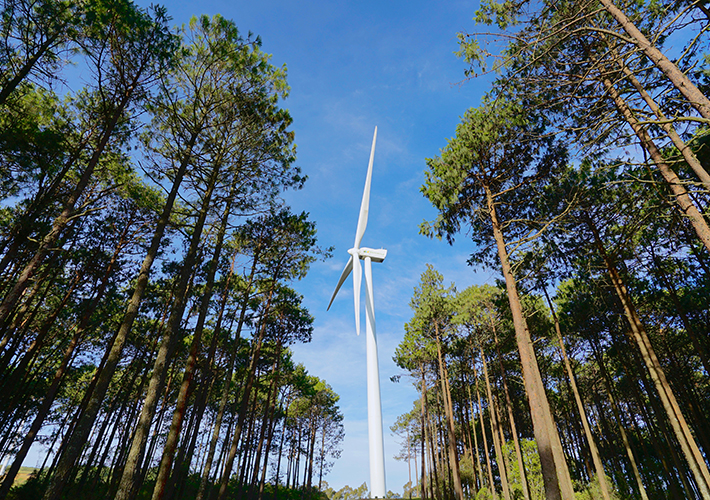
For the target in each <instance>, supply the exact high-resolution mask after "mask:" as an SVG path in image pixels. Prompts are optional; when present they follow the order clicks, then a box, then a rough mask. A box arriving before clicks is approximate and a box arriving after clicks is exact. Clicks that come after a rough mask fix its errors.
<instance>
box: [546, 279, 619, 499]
mask: <svg viewBox="0 0 710 500" xmlns="http://www.w3.org/2000/svg"><path fill="white" fill-rule="evenodd" d="M542 291H543V293H544V295H545V298H546V299H547V304H548V306H549V307H550V312H551V313H552V319H553V321H554V323H555V333H556V334H557V342H558V343H559V344H560V352H561V353H562V360H563V361H564V365H565V371H566V372H567V378H568V379H569V383H570V386H571V387H572V393H573V394H574V401H575V403H576V404H577V410H578V411H579V416H580V419H581V420H582V426H583V427H584V435H585V437H586V438H587V444H588V445H589V451H590V452H591V453H592V461H593V462H594V471H595V472H596V474H597V480H598V481H599V489H600V490H601V495H602V498H603V499H604V500H611V495H610V493H609V491H610V489H609V484H608V483H607V480H606V473H605V472H604V466H603V465H602V458H601V456H600V455H599V449H598V448H597V444H596V441H595V440H594V436H593V435H592V430H591V429H590V428H589V420H588V419H587V412H586V411H585V409H584V404H583V403H582V398H581V397H580V395H579V390H578V389H577V381H576V380H575V378H574V371H572V365H571V364H570V361H569V358H568V357H567V350H566V349H565V344H564V342H563V341H562V331H561V330H560V322H559V320H558V319H557V314H556V313H555V308H554V306H553V305H552V301H551V300H550V296H549V295H548V294H547V290H546V289H545V288H544V287H543V289H542Z"/></svg>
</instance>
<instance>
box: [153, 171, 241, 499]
mask: <svg viewBox="0 0 710 500" xmlns="http://www.w3.org/2000/svg"><path fill="white" fill-rule="evenodd" d="M217 171H218V169H215V173H214V175H213V179H214V181H211V182H210V188H208V189H209V190H210V192H211V186H213V185H214V182H216V178H217V173H218V172H217ZM234 196H235V190H234V189H232V190H231V192H230V195H229V197H228V199H227V203H226V206H225V209H224V213H223V215H222V220H221V223H220V228H219V231H218V233H217V241H216V242H215V247H214V253H213V255H212V259H211V260H210V261H209V263H208V264H207V276H206V283H205V288H204V290H203V292H202V294H203V295H202V302H201V304H200V312H199V315H198V318H197V323H196V325H195V330H194V332H193V337H192V344H191V346H190V353H189V355H188V358H187V363H186V365H185V371H184V374H183V380H182V384H181V386H180V391H179V393H178V399H177V402H176V406H175V411H174V413H173V420H172V422H171V424H170V430H169V432H168V436H167V438H166V441H165V446H164V448H163V456H162V458H161V460H160V467H159V468H158V477H157V478H156V481H155V487H154V489H153V496H152V500H162V498H163V495H164V493H165V486H166V484H167V482H168V477H169V476H170V471H171V470H172V465H173V457H174V456H175V450H176V449H177V444H178V439H179V437H180V430H181V429H182V422H183V418H184V416H185V411H186V408H187V400H188V394H189V393H190V389H191V385H192V379H193V377H194V375H195V370H196V369H197V356H198V353H199V350H200V347H201V346H202V331H203V329H204V326H205V322H206V320H207V314H208V312H209V306H210V302H211V301H212V290H213V289H214V280H215V275H216V273H217V264H218V263H219V259H220V256H221V254H222V246H223V243H224V236H225V234H226V232H227V223H228V221H229V216H230V213H231V210H232V202H233V200H234ZM209 198H210V196H207V195H206V203H205V205H204V208H205V215H206V208H207V205H209V203H210V199H209ZM200 232H201V231H200ZM195 233H197V231H195ZM196 239H197V242H196V244H195V250H197V244H199V241H200V240H201V235H197V236H196ZM183 309H184V308H183ZM180 316H181V317H182V314H181V315H180ZM177 325H178V327H179V322H178V323H177ZM176 330H177V329H176ZM175 333H177V332H175ZM175 337H177V335H176V336H175Z"/></svg>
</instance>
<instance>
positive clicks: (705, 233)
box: [602, 77, 710, 251]
mask: <svg viewBox="0 0 710 500" xmlns="http://www.w3.org/2000/svg"><path fill="white" fill-rule="evenodd" d="M602 82H603V83H604V87H605V88H606V90H607V92H608V93H609V96H610V97H611V98H612V100H613V101H614V105H615V106H616V108H617V109H618V110H619V112H620V113H621V114H622V116H623V117H624V119H625V120H626V121H627V122H628V124H629V125H630V126H631V128H632V129H633V131H634V133H635V134H636V137H638V139H639V142H640V143H641V146H642V147H643V148H644V149H645V150H646V151H647V152H648V154H649V155H650V156H651V159H652V160H653V163H654V164H655V165H656V167H658V171H659V172H660V173H661V175H662V176H663V178H664V179H665V181H666V183H667V184H668V187H669V188H670V190H671V192H672V193H673V196H674V197H675V199H676V201H677V202H678V206H680V208H681V210H682V212H683V214H684V215H685V216H686V217H687V218H688V220H689V221H690V223H691V224H692V226H693V229H695V232H696V234H697V235H698V238H700V241H702V242H703V245H705V248H706V249H707V250H708V251H710V227H709V226H708V223H707V221H706V220H705V218H704V217H703V215H702V214H701V213H700V212H699V211H698V208H697V207H696V206H695V205H694V204H693V201H692V200H691V199H690V196H689V195H688V191H687V190H686V189H685V188H684V187H683V185H682V183H681V180H680V179H679V178H678V176H677V175H676V173H675V172H674V171H673V169H671V167H669V166H668V163H667V162H666V161H665V159H664V158H663V154H662V153H661V152H660V151H659V150H658V148H657V147H656V145H655V143H654V142H653V139H651V136H649V135H648V132H646V129H644V128H643V126H642V125H641V124H640V123H639V121H638V120H637V119H636V117H635V116H634V114H633V112H632V111H631V109H630V108H629V106H628V104H627V103H626V101H624V100H623V99H622V98H621V96H620V95H619V93H618V92H617V90H616V88H615V87H614V85H613V84H612V83H611V81H610V80H609V79H608V78H606V77H604V78H603V79H602Z"/></svg>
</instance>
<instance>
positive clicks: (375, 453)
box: [328, 127, 387, 498]
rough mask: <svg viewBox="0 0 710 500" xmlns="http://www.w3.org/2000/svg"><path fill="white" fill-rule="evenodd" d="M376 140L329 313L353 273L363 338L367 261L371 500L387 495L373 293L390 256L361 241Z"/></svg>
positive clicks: (365, 222)
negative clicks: (377, 273)
mask: <svg viewBox="0 0 710 500" xmlns="http://www.w3.org/2000/svg"><path fill="white" fill-rule="evenodd" d="M376 140H377V127H375V135H374V136H373V137H372V150H371V151H370V163H369V164H368V166H367V178H366V180H365V192H364V193H363V194H362V203H361V205H360V216H359V217H358V220H357V229H356V231H355V244H354V245H353V248H351V249H350V250H348V253H349V254H350V259H349V260H348V263H347V264H346V265H345V269H343V274H341V275H340V280H339V281H338V284H337V286H336V287H335V291H334V292H333V296H332V297H331V298H330V303H329V304H328V309H330V306H331V304H333V300H334V299H335V296H336V295H337V294H338V290H340V287H341V286H342V285H343V283H344V282H345V280H346V279H347V277H348V276H349V275H350V273H351V272H352V273H353V290H354V294H353V295H354V297H355V330H356V331H357V334H358V335H360V280H361V278H362V269H361V267H360V259H362V260H364V261H365V312H366V316H365V324H366V329H365V330H366V337H367V426H368V434H369V442H370V496H371V497H372V498H384V497H385V494H386V492H387V489H386V487H385V448H384V441H383V438H382V407H381V403H380V368H379V364H378V361H377V338H376V336H375V301H374V295H373V292H372V262H382V261H383V260H385V257H386V256H387V250H385V249H383V248H380V249H373V248H366V247H362V248H361V247H360V241H362V236H363V235H364V234H365V227H366V226H367V215H368V212H369V208H370V181H371V179H372V162H373V160H374V158H375V141H376Z"/></svg>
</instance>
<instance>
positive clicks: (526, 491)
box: [469, 318, 530, 500]
mask: <svg viewBox="0 0 710 500" xmlns="http://www.w3.org/2000/svg"><path fill="white" fill-rule="evenodd" d="M491 330H492V331H493V340H494V341H495V345H496V355H497V357H498V366H499V367H500V378H501V381H502V382H503V392H504V393H505V406H506V409H507V410H508V422H509V424H510V433H511V435H512V436H513V446H515V458H516V460H517V461H518V471H519V472H520V486H521V487H522V489H523V497H524V498H525V500H530V488H529V487H528V478H527V474H526V472H525V462H524V461H523V452H522V450H521V449H520V438H519V437H518V429H517V426H516V425H515V416H514V415H513V402H512V400H511V398H510V390H509V389H508V377H507V376H506V374H505V366H504V365H503V356H502V355H501V352H500V343H499V342H498V329H497V328H496V322H495V319H494V318H492V319H491ZM469 397H470V396H469Z"/></svg>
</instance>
